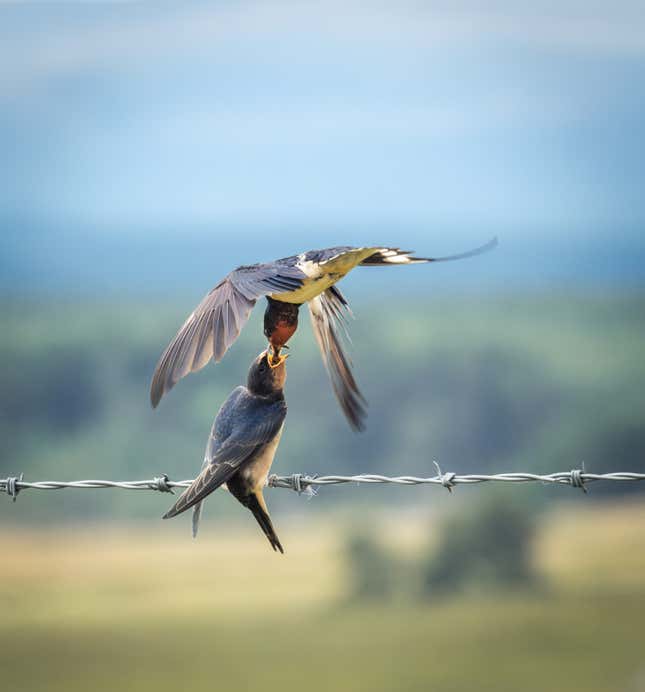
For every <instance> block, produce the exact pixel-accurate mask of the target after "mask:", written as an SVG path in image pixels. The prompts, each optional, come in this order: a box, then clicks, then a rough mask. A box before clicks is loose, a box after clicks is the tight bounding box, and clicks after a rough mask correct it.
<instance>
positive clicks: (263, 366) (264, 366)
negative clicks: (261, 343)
mask: <svg viewBox="0 0 645 692" xmlns="http://www.w3.org/2000/svg"><path fill="white" fill-rule="evenodd" d="M266 369H267V362H266V360H264V358H263V359H262V362H261V363H260V372H265V371H266Z"/></svg>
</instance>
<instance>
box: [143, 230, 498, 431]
mask: <svg viewBox="0 0 645 692" xmlns="http://www.w3.org/2000/svg"><path fill="white" fill-rule="evenodd" d="M495 245H497V239H496V238H493V239H492V240H491V241H489V242H488V243H486V244H485V245H483V246H481V247H479V248H476V249H474V250H470V251H468V252H464V253H460V254H457V255H450V256H447V257H415V256H413V252H412V251H408V250H400V249H399V248H390V247H333V248H327V249H325V250H310V251H309V252H303V253H301V254H299V255H292V256H291V257H285V258H283V259H279V260H276V261H274V262H267V263H264V264H252V265H248V266H242V267H238V268H237V269H235V270H233V271H232V272H231V273H230V274H229V275H228V276H226V277H225V278H224V279H222V281H220V282H219V283H218V284H217V286H215V288H213V289H212V290H211V291H210V292H209V293H208V294H207V295H206V296H205V297H204V299H203V300H202V302H201V303H200V304H199V305H198V306H197V307H196V308H195V310H194V311H193V312H192V313H191V314H190V316H189V317H188V319H187V320H186V321H185V322H184V324H183V326H182V327H181V329H180V330H179V331H178V332H177V334H176V335H175V338H174V339H173V340H172V341H171V342H170V344H169V345H168V347H167V348H166V350H165V351H164V352H163V354H162V355H161V358H160V359H159V362H158V363H157V367H156V368H155V372H154V375H153V377H152V385H151V387H150V401H151V403H152V406H153V408H156V406H157V404H158V403H159V401H160V400H161V397H162V396H163V395H164V394H165V393H166V392H168V391H170V390H171V389H172V388H173V386H174V385H175V384H176V383H177V382H178V381H179V380H180V379H181V378H182V377H185V376H186V375H188V374H189V373H191V372H196V371H197V370H201V368H203V367H204V366H205V365H206V364H207V363H208V362H209V361H210V360H214V361H215V362H219V361H220V360H221V359H222V358H223V357H224V354H225V353H226V351H227V350H228V349H229V348H230V347H231V345H232V344H233V342H234V341H235V339H237V337H238V335H239V333H240V330H241V329H242V327H243V326H244V325H245V324H246V322H247V320H248V317H249V313H250V312H251V309H252V308H253V306H254V305H255V303H256V301H257V300H258V299H259V298H262V297H265V298H266V299H267V307H266V310H265V313H264V334H265V336H266V337H267V339H268V340H269V343H270V344H271V346H272V348H273V352H274V355H275V356H276V357H279V354H280V349H282V348H283V347H284V346H285V344H286V343H287V341H288V340H289V339H290V338H291V337H292V336H293V334H294V332H295V331H296V329H297V328H298V311H299V309H300V306H301V305H302V304H303V303H307V307H308V308H309V315H310V317H311V324H312V327H313V331H314V335H315V337H316V341H317V342H318V346H319V348H320V352H321V354H322V359H323V362H324V364H325V367H326V369H327V372H328V374H329V377H330V380H331V384H332V387H333V390H334V393H335V395H336V398H337V399H338V402H339V404H340V406H341V408H342V410H343V412H344V414H345V416H346V417H347V420H348V421H349V424H350V426H351V427H352V428H353V429H354V430H362V429H363V427H364V419H365V416H366V401H365V399H364V397H363V395H362V394H361V392H360V389H359V388H358V385H357V383H356V380H355V378H354V374H353V372H352V364H351V361H350V359H349V358H348V356H347V354H346V351H345V343H344V338H346V337H347V324H346V322H347V318H348V317H349V316H351V315H352V313H351V310H350V308H349V304H348V303H347V300H345V297H344V296H343V294H342V293H341V292H340V290H339V289H338V287H337V286H336V282H337V281H339V280H340V279H342V278H343V277H344V276H345V275H346V274H348V273H349V272H350V271H351V270H352V269H354V267H357V266H362V267H379V266H391V265H404V264H420V263H424V262H445V261H449V260H457V259H463V258H465V257H472V256H474V255H478V254H480V253H482V252H486V251H487V250H490V249H492V248H493V247H495Z"/></svg>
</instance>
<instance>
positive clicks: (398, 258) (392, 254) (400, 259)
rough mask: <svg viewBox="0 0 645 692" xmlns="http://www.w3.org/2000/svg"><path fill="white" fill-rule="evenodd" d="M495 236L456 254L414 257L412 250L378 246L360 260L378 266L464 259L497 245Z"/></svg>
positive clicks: (365, 264)
mask: <svg viewBox="0 0 645 692" xmlns="http://www.w3.org/2000/svg"><path fill="white" fill-rule="evenodd" d="M497 244H498V241H497V238H492V239H491V240H489V241H488V242H487V243H485V244H484V245H482V246H480V247H476V248H474V249H473V250H468V251H467V252H460V253H458V254H456V255H446V256H445V257H414V256H413V254H414V253H413V251H412V250H400V249H399V248H396V247H382V248H378V250H376V252H375V253H374V254H373V255H370V256H369V257H368V258H367V259H364V260H363V261H362V262H361V266H364V267H370V266H371V267H378V266H384V265H387V264H420V263H423V262H451V261H452V260H459V259H466V258H467V257H475V256H476V255H481V254H482V253H483V252H488V251H489V250H492V249H493V248H495V247H497Z"/></svg>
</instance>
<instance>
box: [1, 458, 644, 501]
mask: <svg viewBox="0 0 645 692" xmlns="http://www.w3.org/2000/svg"><path fill="white" fill-rule="evenodd" d="M433 463H434V464H435V466H436V468H437V474H436V475H435V476H429V477H427V478H424V477H420V476H381V475H378V474H371V473H369V474H359V475H356V476H339V475H333V476H316V475H308V474H302V473H293V474H291V475H288V476H278V475H275V474H272V475H270V476H269V477H268V479H267V486H268V487H270V488H286V489H289V490H294V491H295V492H297V493H298V494H302V493H304V494H306V495H314V494H315V493H316V488H319V487H322V486H326V485H347V484H350V483H357V484H361V483H364V484H369V485H372V484H379V483H392V484H395V485H440V486H443V487H444V488H446V489H447V490H449V491H451V492H452V489H453V488H454V487H455V486H457V485H472V484H475V483H555V484H558V485H568V486H571V487H573V488H580V489H581V490H583V491H584V492H587V488H586V484H587V483H594V482H596V481H611V482H619V483H624V482H633V481H645V473H634V472H632V471H615V472H612V473H588V472H587V471H585V470H584V468H582V469H572V470H571V471H556V472H555V473H548V474H537V473H524V472H512V473H494V474H464V475H462V474H458V473H453V472H448V473H443V472H442V470H441V468H440V467H439V465H438V464H437V463H436V462H433ZM192 482H193V480H192V479H189V480H183V481H173V480H171V479H170V478H169V477H168V476H167V475H166V474H162V475H161V476H155V477H154V478H150V479H146V480H137V481H108V480H80V481H35V482H28V481H25V480H23V475H22V474H21V475H20V476H9V477H8V478H4V479H2V478H0V492H6V493H7V494H8V495H9V496H10V497H11V498H13V500H14V502H15V500H16V497H17V496H18V493H19V492H21V491H22V490H61V489H63V488H77V489H80V490H88V489H102V488H119V489H121V490H155V491H157V492H163V493H172V492H173V488H187V487H188V486H189V485H190V484H191V483H192Z"/></svg>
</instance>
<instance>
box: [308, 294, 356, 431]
mask: <svg viewBox="0 0 645 692" xmlns="http://www.w3.org/2000/svg"><path fill="white" fill-rule="evenodd" d="M307 305H308V307H309V315H310V317H311V326H312V327H313V331H314V336H315V337H316V341H317V342H318V346H319V347H320V353H321V355H322V359H323V362H324V364H325V368H326V369H327V372H328V373H329V378H330V380H331V384H332V387H333V389H334V394H335V395H336V398H337V399H338V403H339V404H340V406H341V408H342V409H343V413H344V414H345V416H346V417H347V420H348V421H349V424H350V425H351V427H352V428H353V429H354V430H363V428H364V427H365V423H364V420H365V416H366V415H367V411H366V407H367V402H366V401H365V398H364V397H363V395H362V394H361V392H360V390H359V388H358V385H357V384H356V380H355V378H354V374H353V373H352V363H351V360H350V359H349V358H348V356H347V354H346V353H345V350H344V344H343V337H345V338H349V336H348V334H347V326H346V320H347V317H348V316H351V314H352V312H351V310H350V309H349V305H348V303H347V301H346V300H345V297H344V296H343V294H342V293H341V292H340V291H339V290H338V288H337V287H336V286H332V287H331V288H328V289H327V290H326V291H324V292H323V293H321V294H320V295H318V296H316V297H315V298H313V299H311V300H310V301H309V302H308V303H307Z"/></svg>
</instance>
